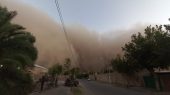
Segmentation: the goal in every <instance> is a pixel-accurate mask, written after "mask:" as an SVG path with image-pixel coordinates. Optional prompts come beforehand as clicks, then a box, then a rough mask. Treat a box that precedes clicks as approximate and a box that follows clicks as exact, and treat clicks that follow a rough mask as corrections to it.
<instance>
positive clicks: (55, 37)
mask: <svg viewBox="0 0 170 95" xmlns="http://www.w3.org/2000/svg"><path fill="white" fill-rule="evenodd" d="M21 1H22V0H0V4H1V6H6V7H7V8H8V9H9V10H16V11H17V12H18V15H17V16H16V17H15V19H14V20H13V22H14V23H17V24H20V25H22V26H24V27H26V29H27V31H29V32H31V33H32V34H33V35H34V36H35V37H36V40H37V41H36V47H37V48H38V51H39V53H38V60H37V61H36V63H37V64H40V65H42V66H45V67H49V66H52V64H55V63H57V62H60V63H63V62H64V59H65V58H68V57H70V56H71V55H70V52H69V51H68V44H67V42H66V39H65V36H64V33H63V32H62V30H61V29H62V28H61V26H60V24H58V23H57V22H55V21H54V20H53V19H52V18H50V17H49V16H48V15H47V14H46V13H44V12H42V11H40V10H38V9H36V8H34V7H31V6H28V5H26V4H23V3H21ZM58 22H59V20H58ZM144 28H145V25H139V24H138V25H134V27H132V28H129V29H126V30H113V31H109V32H102V33H99V32H96V31H90V30H88V29H87V28H85V27H83V26H81V25H69V26H67V33H68V36H69V40H70V43H71V46H72V50H73V52H74V56H76V57H75V59H77V60H78V61H77V62H78V65H79V66H80V67H81V68H82V69H83V70H86V71H94V70H95V71H99V70H100V69H101V68H102V67H103V66H105V65H106V64H108V63H109V61H110V59H111V58H113V57H114V56H115V55H117V54H118V53H119V54H122V51H121V47H122V46H123V45H124V44H125V43H126V42H128V41H129V40H130V36H131V34H133V33H136V32H142V31H143V30H144Z"/></svg>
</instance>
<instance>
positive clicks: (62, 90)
mask: <svg viewBox="0 0 170 95" xmlns="http://www.w3.org/2000/svg"><path fill="white" fill-rule="evenodd" d="M63 84H64V82H63V81H59V85H58V87H56V88H51V89H45V90H44V91H42V92H34V93H32V94H30V95H71V90H70V88H69V87H65V86H64V85H63Z"/></svg>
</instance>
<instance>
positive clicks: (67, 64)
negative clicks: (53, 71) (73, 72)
mask: <svg viewBox="0 0 170 95" xmlns="http://www.w3.org/2000/svg"><path fill="white" fill-rule="evenodd" d="M70 67H71V60H70V58H66V59H65V63H64V74H65V75H69V74H70Z"/></svg>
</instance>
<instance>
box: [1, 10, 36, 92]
mask: <svg viewBox="0 0 170 95" xmlns="http://www.w3.org/2000/svg"><path fill="white" fill-rule="evenodd" d="M16 15H17V12H16V11H8V10H7V8H3V7H0V95H27V94H28V93H29V92H30V91H31V89H32V78H31V76H30V74H29V73H28V71H27V70H28V68H30V67H33V65H34V61H35V60H36V58H37V49H36V48H35V47H34V43H35V37H34V36H33V35H32V34H31V33H29V32H26V31H25V28H24V27H22V26H20V25H18V24H13V23H11V20H12V19H13V18H14V17H15V16H16Z"/></svg>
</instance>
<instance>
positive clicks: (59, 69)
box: [48, 64, 63, 77]
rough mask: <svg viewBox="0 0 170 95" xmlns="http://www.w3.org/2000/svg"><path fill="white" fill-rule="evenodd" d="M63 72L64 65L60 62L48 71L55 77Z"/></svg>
mask: <svg viewBox="0 0 170 95" xmlns="http://www.w3.org/2000/svg"><path fill="white" fill-rule="evenodd" d="M62 72H63V67H62V65H59V64H55V65H54V66H52V67H51V68H49V69H48V73H49V74H50V75H51V76H53V77H55V76H56V75H60V74H61V73H62Z"/></svg>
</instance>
